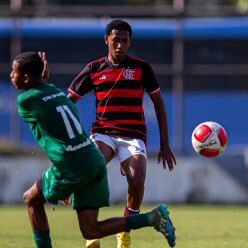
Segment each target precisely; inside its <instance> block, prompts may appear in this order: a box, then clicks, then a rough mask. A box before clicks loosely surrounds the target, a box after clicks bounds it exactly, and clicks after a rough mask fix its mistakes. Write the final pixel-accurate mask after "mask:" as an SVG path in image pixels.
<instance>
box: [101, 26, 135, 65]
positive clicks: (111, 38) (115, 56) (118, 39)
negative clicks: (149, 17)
mask: <svg viewBox="0 0 248 248" xmlns="http://www.w3.org/2000/svg"><path fill="white" fill-rule="evenodd" d="M104 38H105V43H106V44H107V45H108V50H109V54H108V59H109V61H110V62H111V63H114V64H120V62H121V61H122V60H123V59H124V58H125V56H126V53H127V51H128V48H129V46H130V44H131V38H130V36H129V32H128V31H125V30H116V29H114V30H112V32H111V34H110V35H105V37H104Z"/></svg>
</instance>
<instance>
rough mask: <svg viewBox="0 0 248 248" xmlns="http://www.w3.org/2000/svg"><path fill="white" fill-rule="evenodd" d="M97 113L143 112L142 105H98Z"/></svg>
mask: <svg viewBox="0 0 248 248" xmlns="http://www.w3.org/2000/svg"><path fill="white" fill-rule="evenodd" d="M96 111H97V113H99V112H142V113H143V108H142V107H141V106H101V107H97V110H96Z"/></svg>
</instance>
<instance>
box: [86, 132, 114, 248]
mask: <svg viewBox="0 0 248 248" xmlns="http://www.w3.org/2000/svg"><path fill="white" fill-rule="evenodd" d="M90 138H91V140H92V141H93V142H94V143H95V145H96V146H97V148H98V149H99V150H100V152H101V153H102V154H103V156H104V158H105V162H106V164H108V163H109V162H110V161H111V160H112V159H113V158H114V157H115V156H116V152H115V147H114V144H113V142H112V141H111V138H109V137H108V136H107V135H102V134H93V135H91V136H90ZM100 247H101V246H100V240H98V239H94V240H87V241H86V248H100Z"/></svg>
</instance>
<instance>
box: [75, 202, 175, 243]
mask: <svg viewBox="0 0 248 248" xmlns="http://www.w3.org/2000/svg"><path fill="white" fill-rule="evenodd" d="M98 213H99V210H98V209H92V208H88V209H87V208H81V209H77V215H78V221H79V227H80V230H81V233H82V235H83V237H84V238H85V239H95V238H98V239H99V238H103V237H106V236H109V235H113V234H115V233H117V232H124V231H125V232H129V231H130V230H132V229H133V230H136V229H140V228H143V227H147V226H153V227H154V228H155V230H157V231H159V232H161V233H162V234H163V236H164V237H165V238H166V239H167V241H168V243H169V245H170V246H171V247H173V246H175V232H174V228H173V225H172V222H171V220H170V218H169V216H168V211H167V208H166V206H165V205H160V206H158V207H156V208H155V209H153V210H152V211H151V212H148V213H145V214H135V215H129V216H125V217H113V218H109V219H105V220H102V221H98Z"/></svg>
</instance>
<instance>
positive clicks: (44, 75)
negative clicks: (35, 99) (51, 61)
mask: <svg viewBox="0 0 248 248" xmlns="http://www.w3.org/2000/svg"><path fill="white" fill-rule="evenodd" d="M38 54H39V56H40V57H41V59H42V61H43V63H44V69H43V72H42V75H41V76H42V80H43V81H44V82H46V81H47V79H48V78H49V69H48V62H47V60H46V53H45V52H38Z"/></svg>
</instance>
